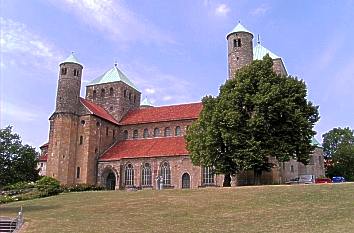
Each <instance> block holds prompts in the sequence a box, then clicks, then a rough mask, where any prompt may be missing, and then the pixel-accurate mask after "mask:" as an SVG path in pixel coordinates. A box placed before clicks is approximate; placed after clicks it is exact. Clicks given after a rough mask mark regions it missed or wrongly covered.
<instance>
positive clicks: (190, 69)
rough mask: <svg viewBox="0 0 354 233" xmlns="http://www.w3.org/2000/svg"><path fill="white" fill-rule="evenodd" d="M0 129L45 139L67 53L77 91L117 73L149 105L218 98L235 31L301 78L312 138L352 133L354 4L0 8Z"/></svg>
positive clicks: (83, 1)
mask: <svg viewBox="0 0 354 233" xmlns="http://www.w3.org/2000/svg"><path fill="white" fill-rule="evenodd" d="M0 4H1V25H0V26H1V40H0V42H1V43H0V46H1V47H0V49H1V50H0V53H1V57H0V58H1V63H0V71H1V73H0V75H1V79H0V101H1V102H0V104H1V105H0V108H1V115H0V117H1V127H2V128H3V127H5V126H7V125H9V124H11V125H13V126H14V130H15V131H16V132H18V133H19V134H20V135H21V136H22V139H23V141H24V142H25V143H29V144H31V145H33V146H36V147H37V146H39V145H41V144H42V143H44V142H46V141H47V139H48V126H49V121H48V118H49V116H50V115H51V114H52V112H53V110H54V107H55V94H56V87H57V78H58V64H59V62H60V61H62V60H63V59H65V58H66V57H67V56H68V55H69V54H70V52H71V51H74V52H75V54H76V57H77V58H78V59H79V60H80V62H81V63H82V64H83V65H84V71H83V82H82V86H83V88H82V90H81V95H82V96H84V95H85V89H84V87H85V85H86V84H87V83H88V82H89V81H90V80H93V79H94V78H96V77H97V76H99V75H101V74H102V73H104V72H105V71H107V70H108V69H110V68H112V67H113V65H114V62H115V61H117V63H118V66H119V68H120V69H121V70H122V71H123V72H124V73H125V74H126V75H127V76H128V77H129V78H130V79H131V80H132V81H133V82H134V83H135V84H136V85H137V86H138V87H139V89H140V91H141V92H142V95H143V96H147V97H148V98H149V99H150V100H151V101H152V102H153V103H154V104H155V105H156V106H160V105H169V104H176V103H188V102H197V101H200V99H201V98H202V97H203V96H205V95H207V94H211V95H217V94H218V88H219V86H220V85H221V84H222V83H224V82H225V80H226V78H227V54H226V39H225V35H226V34H227V33H228V32H229V31H231V30H232V29H233V27H235V26H236V24H237V22H238V21H239V20H240V21H241V23H242V24H243V25H244V26H245V27H246V28H247V29H249V30H250V31H252V32H253V33H254V35H255V38H256V37H257V34H260V37H261V41H262V45H263V46H265V47H266V48H268V49H269V50H271V51H272V52H273V53H275V54H277V55H278V56H281V57H282V58H283V60H284V62H285V65H286V67H287V70H288V73H289V74H291V75H294V76H298V77H299V78H301V79H304V80H305V82H306V84H307V86H308V91H309V96H308V98H309V100H311V101H312V102H314V104H316V105H319V106H320V109H319V110H320V115H321V120H320V121H319V123H318V124H317V125H316V127H315V129H316V131H317V132H318V134H317V135H316V138H317V139H318V140H319V141H321V140H322V139H321V135H322V134H323V133H325V132H327V131H329V130H330V129H332V128H333V127H346V126H349V127H351V128H354V107H353V103H354V91H353V89H354V43H353V39H354V1H353V0H342V1H337V0H327V1H307V0H299V1H280V0H279V1H247V0H234V1H227V0H220V1H219V0H216V1H213V0H199V1H198V0H196V1H190V0H179V1H172V0H171V1H164V0H151V1H143V0H140V1H137V0H136V1H121V0H116V1H109V0H80V1H79V0H29V1H23V0H1V1H0Z"/></svg>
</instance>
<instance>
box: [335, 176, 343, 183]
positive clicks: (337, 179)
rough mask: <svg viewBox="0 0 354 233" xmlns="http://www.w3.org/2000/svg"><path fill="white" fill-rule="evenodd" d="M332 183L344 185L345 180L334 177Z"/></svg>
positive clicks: (341, 177)
mask: <svg viewBox="0 0 354 233" xmlns="http://www.w3.org/2000/svg"><path fill="white" fill-rule="evenodd" d="M332 182H333V183H342V182H345V179H344V177H343V176H333V177H332Z"/></svg>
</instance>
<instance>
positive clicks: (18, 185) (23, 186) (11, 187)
mask: <svg viewBox="0 0 354 233" xmlns="http://www.w3.org/2000/svg"><path fill="white" fill-rule="evenodd" d="M34 187H35V183H34V182H29V183H28V182H26V181H20V182H17V183H14V184H11V185H7V186H5V187H4V188H3V190H4V191H10V190H21V189H30V188H34Z"/></svg>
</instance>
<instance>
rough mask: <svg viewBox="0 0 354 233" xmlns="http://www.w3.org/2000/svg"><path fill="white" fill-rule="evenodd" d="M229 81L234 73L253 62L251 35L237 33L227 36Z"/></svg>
mask: <svg viewBox="0 0 354 233" xmlns="http://www.w3.org/2000/svg"><path fill="white" fill-rule="evenodd" d="M227 51H228V66H229V79H231V78H234V77H235V75H236V71H237V70H238V69H240V68H241V67H243V66H245V65H248V64H250V63H251V62H252V61H253V35H252V34H251V33H249V32H237V33H232V34H229V35H228V36H227Z"/></svg>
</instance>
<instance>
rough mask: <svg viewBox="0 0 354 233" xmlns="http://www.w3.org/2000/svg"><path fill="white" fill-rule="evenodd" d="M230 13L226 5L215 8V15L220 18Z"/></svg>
mask: <svg viewBox="0 0 354 233" xmlns="http://www.w3.org/2000/svg"><path fill="white" fill-rule="evenodd" d="M229 12H230V7H229V6H228V5H226V4H224V3H223V4H219V5H218V6H217V7H216V8H215V14H216V15H220V16H226V15H227V14H228V13H229Z"/></svg>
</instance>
